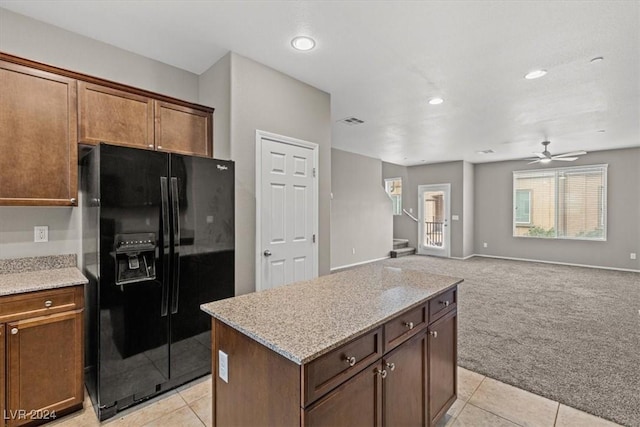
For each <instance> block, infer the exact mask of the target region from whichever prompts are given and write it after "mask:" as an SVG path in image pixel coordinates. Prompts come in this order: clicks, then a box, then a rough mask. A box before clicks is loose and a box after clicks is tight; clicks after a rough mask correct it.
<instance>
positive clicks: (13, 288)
mask: <svg viewBox="0 0 640 427" xmlns="http://www.w3.org/2000/svg"><path fill="white" fill-rule="evenodd" d="M86 283H87V279H86V278H85V277H84V276H83V275H82V273H80V270H78V269H77V268H76V267H64V268H53V269H47V270H38V271H28V272H24V273H8V274H0V296H5V295H13V294H20V293H24V292H34V291H43V290H47V289H54V288H63V287H66V286H75V285H84V284H86Z"/></svg>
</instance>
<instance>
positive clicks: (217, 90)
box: [198, 53, 231, 160]
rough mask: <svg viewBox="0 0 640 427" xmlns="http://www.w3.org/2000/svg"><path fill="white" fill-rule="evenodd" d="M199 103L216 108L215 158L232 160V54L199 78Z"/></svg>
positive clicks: (214, 123)
mask: <svg viewBox="0 0 640 427" xmlns="http://www.w3.org/2000/svg"><path fill="white" fill-rule="evenodd" d="M198 102H199V103H200V104H203V105H208V106H211V107H214V108H215V112H214V114H213V117H214V120H213V142H214V144H213V157H215V158H216V159H222V160H230V159H231V128H230V127H231V53H228V54H226V55H225V56H223V57H222V58H220V59H219V60H218V62H216V63H215V64H213V65H212V66H211V68H209V69H208V70H207V71H205V72H204V73H202V74H201V75H200V76H198Z"/></svg>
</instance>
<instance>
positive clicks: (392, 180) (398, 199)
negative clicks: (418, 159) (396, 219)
mask: <svg viewBox="0 0 640 427" xmlns="http://www.w3.org/2000/svg"><path fill="white" fill-rule="evenodd" d="M394 181H400V194H397V195H391V194H389V192H388V191H387V184H388V183H390V182H394ZM402 186H403V185H402V177H396V178H385V179H384V192H385V193H386V194H387V196H389V200H391V209H392V211H393V216H401V215H402ZM394 198H396V200H397V202H396V200H394ZM396 203H397V204H398V208H399V209H398V210H399V212H398V213H396V211H395V209H394V206H395V204H396Z"/></svg>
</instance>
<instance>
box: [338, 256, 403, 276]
mask: <svg viewBox="0 0 640 427" xmlns="http://www.w3.org/2000/svg"><path fill="white" fill-rule="evenodd" d="M388 258H391V256H389V255H388V256H385V257H382V258H377V259H370V260H368V261H361V262H356V263H354V264H347V265H341V266H338V267H333V268H332V269H331V270H329V271H331V272H332V273H333V272H334V271H338V270H343V269H345V268H349V267H357V266H358V265H364V264H370V263H372V262H376V261H382V260H383V259H388Z"/></svg>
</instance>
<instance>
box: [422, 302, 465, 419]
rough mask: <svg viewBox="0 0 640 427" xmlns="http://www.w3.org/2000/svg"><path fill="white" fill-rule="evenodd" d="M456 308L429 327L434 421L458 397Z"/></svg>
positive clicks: (429, 372) (430, 380)
mask: <svg viewBox="0 0 640 427" xmlns="http://www.w3.org/2000/svg"><path fill="white" fill-rule="evenodd" d="M457 320H458V316H457V312H456V310H453V311H451V312H450V313H448V314H446V315H445V316H444V317H442V318H441V319H440V320H437V321H435V322H434V323H432V324H431V325H429V328H428V331H429V332H428V336H429V344H428V345H429V354H428V372H427V376H428V377H429V399H428V402H429V421H430V423H431V425H433V424H435V423H436V422H437V421H438V420H439V419H440V418H441V417H442V416H443V415H444V413H445V412H446V411H447V410H448V409H449V407H450V406H451V405H452V404H453V402H455V400H456V384H457V379H458V378H457V363H456V361H457V358H458V353H457V341H458V332H457V331H458V327H457Z"/></svg>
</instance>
